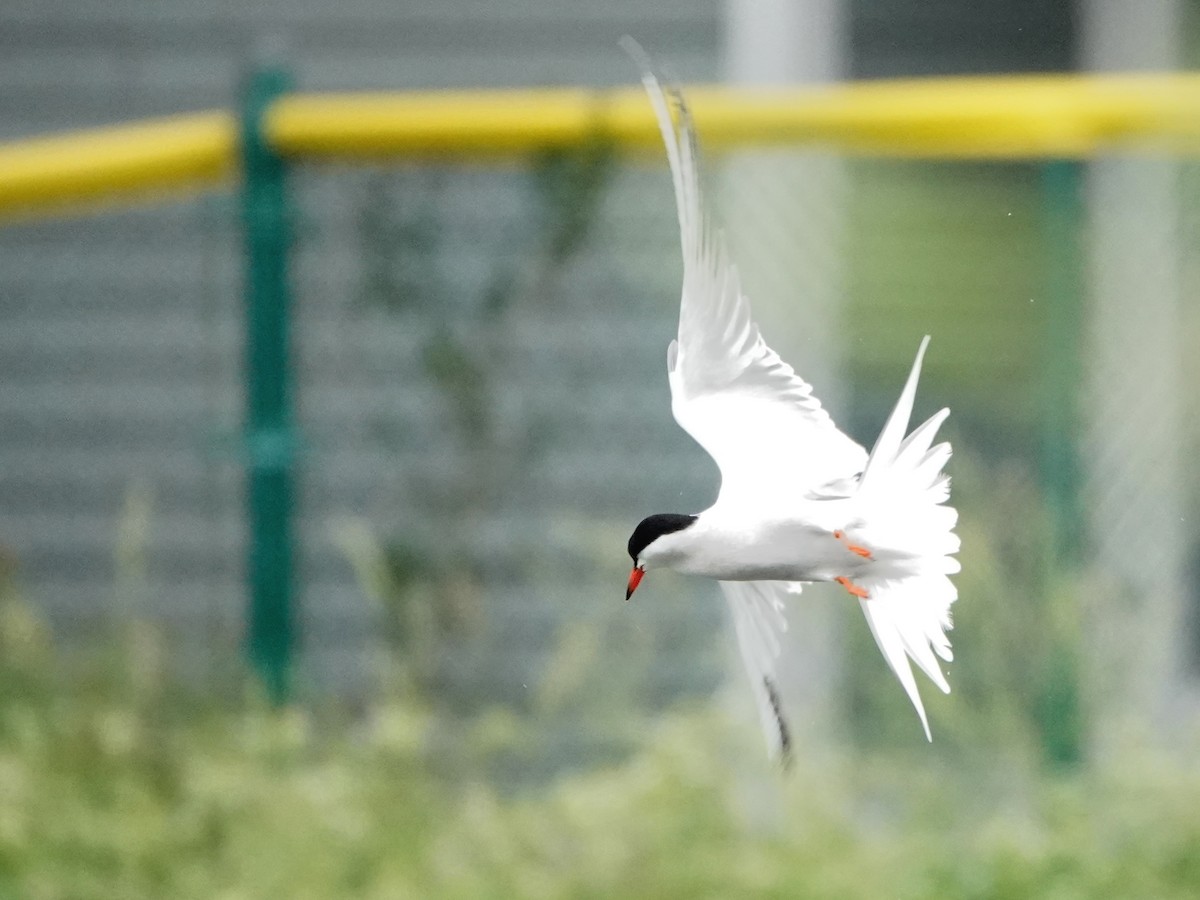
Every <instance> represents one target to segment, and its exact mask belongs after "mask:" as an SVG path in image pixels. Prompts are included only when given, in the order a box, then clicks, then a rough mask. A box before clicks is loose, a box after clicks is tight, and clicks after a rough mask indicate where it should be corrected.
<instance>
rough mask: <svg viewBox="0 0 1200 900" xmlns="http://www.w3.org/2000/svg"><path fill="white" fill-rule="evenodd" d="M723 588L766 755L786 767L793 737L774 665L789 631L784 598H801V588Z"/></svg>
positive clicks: (775, 584) (730, 584)
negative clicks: (793, 595) (747, 677)
mask: <svg viewBox="0 0 1200 900" xmlns="http://www.w3.org/2000/svg"><path fill="white" fill-rule="evenodd" d="M720 585H721V590H722V591H723V592H724V594H725V600H726V601H727V602H728V604H729V611H730V613H731V615H732V616H733V625H734V631H735V632H736V634H737V641H738V649H739V650H740V651H741V654H742V663H743V664H744V665H745V667H746V674H747V675H748V676H749V677H750V688H751V690H752V691H753V692H754V702H755V706H757V708H758V717H759V720H760V721H761V723H762V728H763V735H764V736H765V737H766V739H767V752H768V753H769V754H770V756H771V758H772V759H778V760H781V761H782V763H783V764H784V765H785V766H786V765H787V764H788V762H789V760H790V758H791V750H792V734H791V729H790V728H789V727H788V724H787V720H786V719H785V718H784V715H783V705H782V703H781V702H780V699H779V689H778V677H777V674H776V671H775V663H776V661H777V660H778V659H779V652H780V649H781V648H780V643H779V641H780V637H781V635H782V633H783V632H785V631H787V619H786V618H785V617H784V614H783V598H784V597H785V596H786V595H788V594H798V593H799V592H800V585H799V583H797V582H791V581H722V582H720Z"/></svg>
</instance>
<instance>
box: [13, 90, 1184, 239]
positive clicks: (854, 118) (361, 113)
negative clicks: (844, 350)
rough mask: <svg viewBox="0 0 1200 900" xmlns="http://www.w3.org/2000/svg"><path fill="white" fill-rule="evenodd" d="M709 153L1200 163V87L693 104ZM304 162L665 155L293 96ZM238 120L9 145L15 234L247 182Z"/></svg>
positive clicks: (599, 107) (471, 113)
mask: <svg viewBox="0 0 1200 900" xmlns="http://www.w3.org/2000/svg"><path fill="white" fill-rule="evenodd" d="M687 94H688V97H689V100H690V102H691V105H692V108H693V111H694V115H695V119H696V125H697V128H698V129H699V131H700V133H701V137H702V139H703V140H704V142H705V145H706V147H708V148H711V149H723V148H729V147H732V146H736V145H746V144H767V143H787V144H792V145H823V146H828V147H832V148H836V149H838V150H839V151H843V152H848V153H858V154H882V155H889V156H906V157H927V158H943V159H972V158H975V159H978V158H989V159H1022V158H1025V159H1029V158H1084V157H1089V156H1094V155H1096V154H1099V153H1103V152H1126V151H1133V150H1137V151H1145V150H1150V151H1163V152H1171V153H1181V154H1190V155H1195V154H1197V153H1200V74H1190V73H1189V74H1145V75H1094V76H1084V75H1044V76H1008V77H995V78H953V79H949V78H941V79H929V80H918V81H878V82H858V83H850V84H843V85H836V86H831V87H827V88H803V89H780V90H766V89H758V90H749V89H733V88H719V87H695V88H690V89H688V92H687ZM265 131H266V135H267V138H268V140H269V141H270V143H271V144H272V146H274V148H275V149H276V151H277V152H279V153H280V154H281V155H283V156H284V157H287V158H289V159H294V160H309V159H373V160H378V159H383V158H390V157H417V158H420V157H426V158H431V157H432V158H437V157H455V158H460V159H462V158H492V159H494V158H497V157H506V156H521V155H525V154H528V153H531V152H535V151H538V150H544V149H548V148H567V147H571V146H577V145H580V144H582V143H585V142H587V141H594V140H604V141H610V142H612V143H613V144H614V145H616V146H618V147H620V148H623V149H628V150H635V151H636V150H649V151H656V149H657V142H658V132H657V128H656V125H655V122H654V117H653V114H652V112H651V110H650V106H649V104H648V102H647V101H646V99H645V95H644V94H643V93H642V92H641V90H640V89H636V88H623V89H615V90H578V89H561V90H559V89H547V90H510V91H478V92H453V91H446V92H428V93H412V94H403V93H392V94H387V93H378V94H292V95H288V96H286V97H284V98H282V99H280V100H279V101H277V102H276V103H275V104H274V106H273V107H272V108H271V109H270V111H269V112H268V114H267V116H266V122H265ZM237 154H238V124H237V120H236V118H235V116H234V115H233V114H231V113H227V112H206V113H198V114H195V115H187V116H178V117H173V118H167V119H161V120H156V121H148V122H143V123H137V124H133V125H127V126H118V127H113V128H105V129H96V130H92V131H86V132H78V133H69V134H62V135H57V136H53V137H40V138H34V139H30V140H24V141H15V142H12V143H9V144H6V145H0V219H6V218H7V219H12V218H27V217H31V216H38V215H44V214H46V213H52V212H56V211H57V212H64V211H71V210H73V209H75V208H78V207H80V206H85V205H88V204H95V203H100V202H113V201H129V200H134V199H139V198H142V199H144V198H154V197H157V196H160V195H164V194H171V193H179V192H191V191H197V190H204V189H210V188H213V187H215V186H219V185H221V184H224V183H227V182H228V181H229V179H230V178H232V177H233V175H234V173H235V172H236V170H237V164H238V163H237Z"/></svg>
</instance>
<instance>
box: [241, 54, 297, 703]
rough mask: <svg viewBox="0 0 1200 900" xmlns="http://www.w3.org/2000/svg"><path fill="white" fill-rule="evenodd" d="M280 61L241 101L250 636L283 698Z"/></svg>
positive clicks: (291, 439)
mask: <svg viewBox="0 0 1200 900" xmlns="http://www.w3.org/2000/svg"><path fill="white" fill-rule="evenodd" d="M290 83H291V79H290V77H289V76H288V74H287V72H286V71H284V70H283V69H282V68H264V69H261V70H259V71H257V72H256V73H254V75H253V76H252V77H251V79H250V81H249V83H248V85H247V88H246V92H245V95H244V98H243V108H242V164H243V167H244V179H245V180H244V182H243V185H242V215H243V220H242V224H243V228H244V238H245V246H246V266H247V269H246V298H245V299H246V409H245V422H244V427H245V439H246V453H247V473H246V481H247V484H246V493H247V510H246V512H247V516H248V538H249V554H248V567H249V571H248V578H249V588H250V605H249V623H248V629H247V632H248V633H247V643H248V652H249V656H250V661H251V663H252V664H253V666H254V667H255V668H256V669H257V670H258V672H259V674H260V675H261V677H262V679H263V682H264V684H265V686H266V689H267V693H268V695H269V696H270V697H271V699H272V700H273V701H274V702H277V703H278V702H282V701H283V700H284V699H285V698H286V696H287V691H288V685H289V675H290V670H291V662H292V649H293V643H294V621H295V615H294V609H293V596H292V594H293V561H294V548H293V536H292V507H293V480H294V469H295V458H296V452H295V449H296V437H295V431H294V418H293V413H292V389H291V363H290V352H289V321H288V318H289V306H290V295H289V287H288V252H289V249H290V243H291V222H290V209H289V203H288V184H287V166H286V164H285V163H284V161H283V160H282V159H281V158H280V157H279V156H278V154H276V153H275V151H274V150H273V149H272V148H271V147H270V145H269V144H268V143H267V141H266V140H265V137H264V131H263V119H264V115H265V113H266V111H267V110H268V109H269V108H270V106H271V104H272V103H274V102H275V100H276V99H277V98H278V97H279V96H280V95H281V94H283V93H284V92H285V91H287V89H288V88H289V87H290Z"/></svg>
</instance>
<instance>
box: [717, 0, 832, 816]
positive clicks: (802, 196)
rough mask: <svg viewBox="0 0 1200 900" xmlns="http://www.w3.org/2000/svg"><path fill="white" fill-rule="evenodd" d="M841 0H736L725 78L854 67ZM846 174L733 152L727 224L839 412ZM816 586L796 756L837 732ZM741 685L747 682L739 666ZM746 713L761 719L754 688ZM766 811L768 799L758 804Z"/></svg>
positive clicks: (797, 352)
mask: <svg viewBox="0 0 1200 900" xmlns="http://www.w3.org/2000/svg"><path fill="white" fill-rule="evenodd" d="M844 7H845V3H844V0H727V3H726V6H725V11H726V15H725V24H726V44H725V71H726V79H727V80H728V81H729V82H731V83H733V84H738V85H795V84H801V83H822V82H829V81H834V80H837V79H839V78H841V77H842V75H843V73H844V72H845V70H846V69H847V64H846V43H847V42H846V36H845V28H844V19H845V9H844ZM843 181H844V173H843V168H842V165H841V160H840V159H838V158H836V157H834V156H830V155H828V154H825V153H820V152H812V151H801V150H796V149H791V148H778V149H759V150H756V149H753V148H751V149H747V150H744V151H739V152H738V153H737V154H735V155H733V156H731V157H729V158H728V161H727V165H726V166H725V167H724V170H723V173H722V179H721V182H720V200H721V204H720V206H721V219H722V220H723V221H724V222H725V224H726V226H727V228H726V234H727V236H728V240H729V242H730V245H731V250H732V252H733V256H734V258H735V259H736V260H737V263H738V268H739V270H740V272H741V275H742V285H743V288H744V290H745V291H746V293H747V294H748V296H749V297H750V300H751V303H752V304H753V308H754V313H755V317H756V318H757V319H758V321H759V324H760V325H761V326H762V329H763V334H764V336H765V337H766V339H767V341H768V342H769V343H770V344H771V346H772V347H773V348H774V349H775V350H776V351H778V352H779V354H780V355H781V356H782V357H783V358H784V359H786V360H787V361H788V362H790V363H792V365H793V366H794V367H795V368H796V370H797V372H799V373H800V374H801V375H802V376H803V377H804V378H805V379H806V380H807V381H809V382H810V383H812V384H813V385H814V387H815V390H816V392H817V396H818V397H820V398H821V400H822V401H823V402H824V403H825V405H826V406H827V407H830V408H831V410H832V411H833V412H834V414H835V415H836V414H837V412H838V406H839V401H840V400H841V396H840V393H839V391H838V389H837V386H838V384H839V381H840V380H839V379H837V378H836V377H835V375H836V373H837V370H838V366H837V362H838V359H837V357H838V354H839V345H840V343H841V342H840V340H839V330H838V327H837V324H838V311H839V307H840V304H841V297H842V284H843V279H842V259H841V254H842V231H843V206H844V193H845V191H844V184H843ZM821 594H822V591H821V588H819V587H814V588H810V589H808V588H806V590H805V594H804V596H803V597H802V598H797V600H796V601H795V606H794V608H793V609H791V610H790V611H789V618H790V620H791V622H792V628H791V631H790V633H789V634H788V635H786V636H785V637H786V642H785V654H784V660H783V663H782V666H781V670H780V681H781V685H780V689H781V693H782V694H783V702H784V706H785V709H786V710H787V712H788V713H789V719H790V721H791V724H792V730H793V735H792V737H793V741H794V744H795V751H796V753H797V755H799V756H811V755H812V753H813V751H814V750H816V749H819V748H820V747H821V746H822V745H825V746H827V745H828V742H829V739H830V735H831V734H832V733H833V731H834V730H835V722H836V716H835V711H834V708H833V703H832V701H833V696H834V690H833V689H834V685H835V682H836V681H837V678H838V674H837V672H838V665H839V663H838V660H839V657H840V654H839V653H838V652H837V633H838V628H837V620H838V616H837V611H836V609H834V608H833V606H832V605H831V604H832V603H833V602H834V601H833V598H831V597H823V596H821ZM732 677H733V684H734V686H736V687H738V688H743V687H744V681H745V676H744V675H743V674H742V673H741V672H737V673H735V674H734V675H733V676H732ZM738 694H739V695H744V696H745V697H746V698H747V700H746V703H747V708H746V710H745V720H746V721H747V722H756V721H757V719H756V716H755V714H754V711H753V710H752V709H751V708H750V701H749V696H750V694H749V691H745V690H743V691H740V692H738ZM755 805H758V806H760V808H761V806H762V805H760V804H755Z"/></svg>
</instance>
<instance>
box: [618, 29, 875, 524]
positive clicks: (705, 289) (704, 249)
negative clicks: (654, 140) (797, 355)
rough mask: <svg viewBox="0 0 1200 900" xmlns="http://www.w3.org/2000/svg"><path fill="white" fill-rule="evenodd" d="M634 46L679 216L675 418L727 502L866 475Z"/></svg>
mask: <svg viewBox="0 0 1200 900" xmlns="http://www.w3.org/2000/svg"><path fill="white" fill-rule="evenodd" d="M629 49H630V50H631V52H632V53H633V54H634V56H635V58H636V59H638V60H639V61H640V62H641V63H642V65H643V69H644V73H643V75H642V83H643V84H644V85H645V87H646V91H647V93H648V94H649V95H650V102H651V103H652V104H653V106H654V111H655V113H656V115H657V117H658V124H659V128H660V129H661V131H662V136H663V142H664V143H665V145H666V150H667V159H668V161H669V162H670V166H671V177H672V179H673V180H674V183H675V201H676V205H677V208H678V213H679V229H680V233H681V238H682V246H683V297H682V300H681V302H680V308H679V337H678V340H676V341H673V342H672V343H671V346H670V349H669V350H668V354H667V368H668V373H669V378H670V383H671V409H672V412H673V413H674V414H675V420H676V421H677V422H678V423H679V424H680V425H681V426H682V427H683V429H684V430H685V431H687V432H688V433H689V434H690V435H691V436H692V437H693V438H695V440H696V442H697V443H698V444H700V446H701V447H703V448H704V449H705V450H706V451H708V453H709V455H710V456H712V458H713V459H714V460H715V461H716V463H717V466H718V467H719V468H720V470H721V495H722V498H724V499H727V500H728V499H730V498H735V499H738V500H740V501H744V502H748V503H755V502H758V503H762V502H764V501H768V500H775V499H786V498H789V497H792V496H795V495H798V494H806V493H808V492H809V491H810V490H811V489H813V488H815V487H818V486H820V485H824V484H827V483H828V482H831V481H835V480H837V479H844V478H847V477H850V476H853V475H855V474H857V473H858V472H861V471H862V469H863V466H864V465H865V464H866V461H867V454H866V451H865V450H864V449H863V448H862V447H861V446H860V445H859V444H857V443H855V442H854V441H853V440H851V439H850V438H849V437H847V436H846V435H845V434H843V433H842V432H841V431H839V430H838V429H837V427H836V426H835V425H834V424H833V420H832V419H831V418H830V417H829V414H828V413H827V412H826V411H825V410H824V409H823V408H822V407H821V404H820V402H819V401H818V400H817V399H816V397H814V396H813V394H812V388H811V387H810V386H809V385H808V383H807V382H805V381H804V380H803V379H802V378H800V376H798V375H797V374H796V373H795V371H793V369H792V367H791V366H789V365H788V364H787V363H785V362H784V361H783V360H782V359H780V358H779V355H778V354H776V353H775V351H774V350H772V349H771V348H770V347H768V346H767V344H766V342H765V341H764V340H763V339H762V335H761V334H759V330H758V326H757V325H756V324H755V323H754V320H753V318H752V317H751V314H750V303H749V301H748V300H747V299H746V297H745V296H744V295H743V294H742V291H741V287H740V285H739V283H738V275H737V269H736V267H735V266H734V265H732V264H731V263H730V262H729V259H728V255H727V253H726V250H725V243H724V240H723V238H722V236H721V235H720V234H719V233H714V232H713V231H711V229H709V227H708V226H707V223H706V221H705V218H704V213H703V209H702V207H701V198H700V184H699V179H698V176H697V171H696V139H695V133H694V130H693V127H692V122H691V117H690V115H689V113H688V110H687V106H686V104H685V103H684V101H683V97H682V96H681V95H680V94H679V93H678V91H672V94H671V98H672V100H673V101H674V105H675V107H676V110H677V112H678V124H677V123H676V122H675V120H674V119H673V118H672V116H671V109H670V104H669V103H668V100H667V97H666V95H665V94H664V93H663V89H662V87H661V86H660V85H659V83H658V80H657V79H656V78H655V77H654V75H653V73H652V72H651V71H650V69H649V67H648V65H647V63H646V60H645V56H644V54H640V53H639V52H638V51H636V50H635V49H633V48H629Z"/></svg>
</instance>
